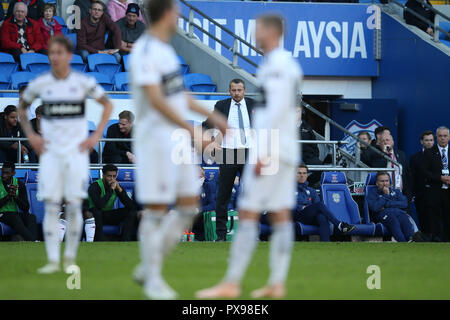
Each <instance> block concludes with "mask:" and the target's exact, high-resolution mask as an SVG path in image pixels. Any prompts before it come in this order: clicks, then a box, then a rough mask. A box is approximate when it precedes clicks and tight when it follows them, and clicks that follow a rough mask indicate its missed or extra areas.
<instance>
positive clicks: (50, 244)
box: [42, 201, 60, 263]
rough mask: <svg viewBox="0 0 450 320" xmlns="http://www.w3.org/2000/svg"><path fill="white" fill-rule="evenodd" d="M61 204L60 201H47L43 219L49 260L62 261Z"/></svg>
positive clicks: (53, 261) (52, 261)
mask: <svg viewBox="0 0 450 320" xmlns="http://www.w3.org/2000/svg"><path fill="white" fill-rule="evenodd" d="M59 211H60V205H59V204H58V203H53V202H49V201H46V202H45V216H44V220H43V221H42V227H43V231H44V240H45V250H46V251H47V259H48V262H51V263H59V261H60V241H59V237H60V233H59V222H58V220H59V218H58V214H59Z"/></svg>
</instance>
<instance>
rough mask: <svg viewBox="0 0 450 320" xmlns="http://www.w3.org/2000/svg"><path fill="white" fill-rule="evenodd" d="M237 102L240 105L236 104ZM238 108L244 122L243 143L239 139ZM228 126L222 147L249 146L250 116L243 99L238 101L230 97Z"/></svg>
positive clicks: (237, 147)
mask: <svg viewBox="0 0 450 320" xmlns="http://www.w3.org/2000/svg"><path fill="white" fill-rule="evenodd" d="M237 103H239V104H240V106H239V107H238V106H237ZM239 108H241V112H242V121H243V124H244V134H245V144H243V143H242V141H241V133H240V131H239ZM228 126H229V127H230V129H229V130H228V131H227V134H226V135H225V137H224V139H223V140H222V148H227V149H242V148H250V147H251V138H252V137H251V132H250V117H249V115H248V110H247V104H246V103H245V99H242V100H241V101H239V102H236V101H234V100H233V99H231V104H230V112H229V113H228Z"/></svg>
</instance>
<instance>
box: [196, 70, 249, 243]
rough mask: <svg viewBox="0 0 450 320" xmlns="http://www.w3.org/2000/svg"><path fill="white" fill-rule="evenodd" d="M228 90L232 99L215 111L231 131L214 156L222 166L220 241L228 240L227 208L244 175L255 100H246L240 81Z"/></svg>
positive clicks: (218, 203) (218, 202)
mask: <svg viewBox="0 0 450 320" xmlns="http://www.w3.org/2000/svg"><path fill="white" fill-rule="evenodd" d="M229 88H230V90H229V92H230V95H231V99H225V100H220V101H217V103H216V105H215V106H214V110H215V111H217V112H220V113H222V114H223V115H224V116H225V117H226V118H227V119H228V126H229V127H230V128H231V132H229V131H228V132H227V134H226V135H225V138H224V139H223V140H222V144H221V148H218V149H216V153H215V160H216V162H217V163H218V164H219V190H218V192H217V200H216V233H217V241H225V239H226V234H227V220H228V210H227V209H228V203H229V202H230V197H231V192H232V189H233V184H234V179H235V178H236V175H237V174H238V172H239V173H240V175H241V176H242V171H243V169H244V164H245V160H246V158H247V154H248V149H249V148H250V147H251V143H252V141H251V132H250V129H251V117H252V113H253V106H254V100H252V99H249V98H245V97H244V95H245V83H244V81H243V80H241V79H233V80H231V82H230V87H229ZM202 126H203V127H204V128H206V129H209V128H211V126H210V121H209V119H206V121H205V122H203V124H202ZM230 133H231V134H230ZM217 142H219V141H217Z"/></svg>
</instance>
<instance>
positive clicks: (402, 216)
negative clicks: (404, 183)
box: [367, 172, 414, 242]
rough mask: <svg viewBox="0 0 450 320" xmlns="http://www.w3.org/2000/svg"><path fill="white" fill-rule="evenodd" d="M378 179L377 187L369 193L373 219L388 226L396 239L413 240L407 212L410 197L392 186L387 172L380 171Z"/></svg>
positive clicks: (368, 200) (400, 240)
mask: <svg viewBox="0 0 450 320" xmlns="http://www.w3.org/2000/svg"><path fill="white" fill-rule="evenodd" d="M376 179H377V180H376V181H377V182H376V184H377V188H376V189H375V188H373V189H372V190H370V192H369V194H368V195H367V203H368V205H369V209H370V214H371V218H372V220H373V221H375V222H381V223H382V224H383V225H384V226H385V227H386V228H388V229H389V231H390V232H391V233H392V236H393V237H394V239H395V240H396V241H398V242H406V241H408V242H411V241H412V239H413V235H414V229H413V225H412V224H411V221H410V220H409V217H408V215H407V214H406V210H407V208H408V199H407V198H406V197H405V196H404V195H403V193H402V191H401V190H400V189H394V188H392V187H391V185H390V181H389V174H388V173H387V172H378V173H377V177H376Z"/></svg>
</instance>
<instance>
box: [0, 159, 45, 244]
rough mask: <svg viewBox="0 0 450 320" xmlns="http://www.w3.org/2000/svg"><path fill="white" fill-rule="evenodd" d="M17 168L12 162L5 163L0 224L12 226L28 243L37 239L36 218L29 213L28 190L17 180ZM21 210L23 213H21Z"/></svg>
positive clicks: (1, 185) (0, 184)
mask: <svg viewBox="0 0 450 320" xmlns="http://www.w3.org/2000/svg"><path fill="white" fill-rule="evenodd" d="M15 174H16V167H15V165H14V163H12V162H5V163H3V167H2V179H1V182H0V222H3V223H5V224H7V225H9V226H11V227H12V228H13V229H14V230H15V231H16V232H17V233H18V234H19V235H20V236H22V237H23V238H24V239H25V240H27V241H34V240H36V237H37V229H36V216H35V215H32V214H30V213H29V212H28V210H30V204H29V203H28V197H27V190H26V188H25V184H24V183H23V182H21V181H19V180H17V178H16V177H14V175H15ZM19 209H20V210H21V211H22V212H19Z"/></svg>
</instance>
